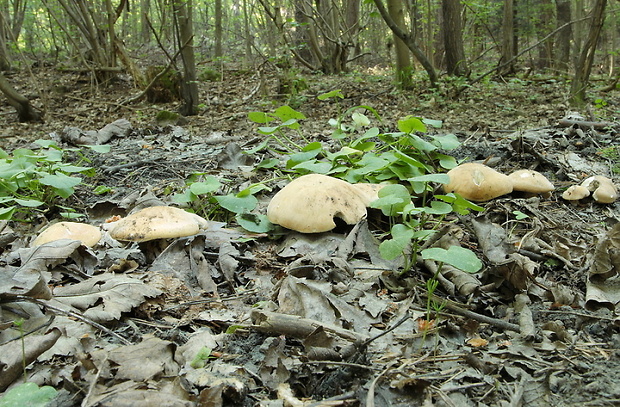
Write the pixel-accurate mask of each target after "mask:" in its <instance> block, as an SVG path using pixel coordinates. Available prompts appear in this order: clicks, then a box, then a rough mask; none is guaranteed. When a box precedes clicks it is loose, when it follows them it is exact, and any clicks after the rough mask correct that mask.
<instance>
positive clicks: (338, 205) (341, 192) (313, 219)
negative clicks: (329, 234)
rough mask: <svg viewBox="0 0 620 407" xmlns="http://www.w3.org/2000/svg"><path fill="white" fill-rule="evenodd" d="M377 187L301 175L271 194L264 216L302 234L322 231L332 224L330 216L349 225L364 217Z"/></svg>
mask: <svg viewBox="0 0 620 407" xmlns="http://www.w3.org/2000/svg"><path fill="white" fill-rule="evenodd" d="M358 185H370V184H358ZM379 189H380V188H378V187H366V186H363V187H356V186H355V185H353V184H349V183H348V182H346V181H343V180H341V179H338V178H333V177H329V176H327V175H321V174H308V175H303V176H301V177H299V178H297V179H295V180H293V181H291V182H290V183H289V184H288V185H286V186H285V187H284V188H282V189H281V190H280V191H279V192H278V193H277V194H275V195H274V197H273V198H272V199H271V202H269V206H268V207H267V218H268V219H269V221H270V222H271V223H274V224H277V225H281V226H284V227H285V228H288V229H292V230H296V231H298V232H302V233H320V232H326V231H328V230H332V229H333V228H335V227H336V224H335V223H334V218H340V219H342V220H343V221H344V222H346V223H347V224H349V225H353V224H356V223H357V222H359V221H360V220H362V219H363V218H365V217H366V206H367V205H368V204H369V203H370V202H372V201H374V200H375V199H377V195H376V194H377V193H378V190H379Z"/></svg>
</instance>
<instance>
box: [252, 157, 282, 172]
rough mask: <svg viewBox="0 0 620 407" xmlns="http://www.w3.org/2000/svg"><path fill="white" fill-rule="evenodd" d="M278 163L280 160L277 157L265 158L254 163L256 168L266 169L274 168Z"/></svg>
mask: <svg viewBox="0 0 620 407" xmlns="http://www.w3.org/2000/svg"><path fill="white" fill-rule="evenodd" d="M279 164H280V160H278V159H277V158H266V159H264V160H263V161H261V162H259V163H258V164H256V168H263V169H266V170H268V169H272V168H276V167H277V166H278V165H279Z"/></svg>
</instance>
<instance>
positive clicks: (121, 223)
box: [108, 206, 209, 242]
mask: <svg viewBox="0 0 620 407" xmlns="http://www.w3.org/2000/svg"><path fill="white" fill-rule="evenodd" d="M108 225H109V226H108V228H109V229H110V236H111V237H112V238H114V239H116V240H123V241H131V242H146V241H148V240H155V239H172V238H178V237H184V236H192V235H196V234H198V233H200V232H201V231H203V230H205V229H207V228H208V227H209V223H208V222H207V221H206V220H205V219H203V218H201V217H200V216H198V215H196V214H194V213H189V212H187V211H184V210H183V209H179V208H174V207H172V206H151V207H149V208H144V209H141V210H139V211H138V212H135V213H132V214H131V215H129V216H127V217H125V218H122V219H121V220H118V221H116V222H112V223H109V224H108Z"/></svg>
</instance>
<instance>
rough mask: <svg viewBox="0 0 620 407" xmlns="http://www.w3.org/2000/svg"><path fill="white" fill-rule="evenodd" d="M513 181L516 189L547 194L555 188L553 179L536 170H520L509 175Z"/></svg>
mask: <svg viewBox="0 0 620 407" xmlns="http://www.w3.org/2000/svg"><path fill="white" fill-rule="evenodd" d="M508 178H510V180H511V181H512V189H513V190H514V191H522V192H531V193H533V194H545V193H548V192H551V191H553V190H554V189H555V187H554V186H553V184H552V183H551V181H549V180H548V179H547V178H546V177H545V176H544V175H542V174H541V173H540V172H538V171H534V170H518V171H515V172H513V173H512V174H510V175H509V176H508Z"/></svg>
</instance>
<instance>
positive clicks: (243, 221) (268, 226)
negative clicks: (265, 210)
mask: <svg viewBox="0 0 620 407" xmlns="http://www.w3.org/2000/svg"><path fill="white" fill-rule="evenodd" d="M235 219H236V220H237V223H238V224H239V226H241V227H242V228H244V229H245V230H247V231H249V232H253V233H267V232H269V231H270V230H272V229H273V228H274V225H273V223H271V222H269V219H267V215H263V214H256V213H238V214H237V215H236V216H235Z"/></svg>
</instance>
